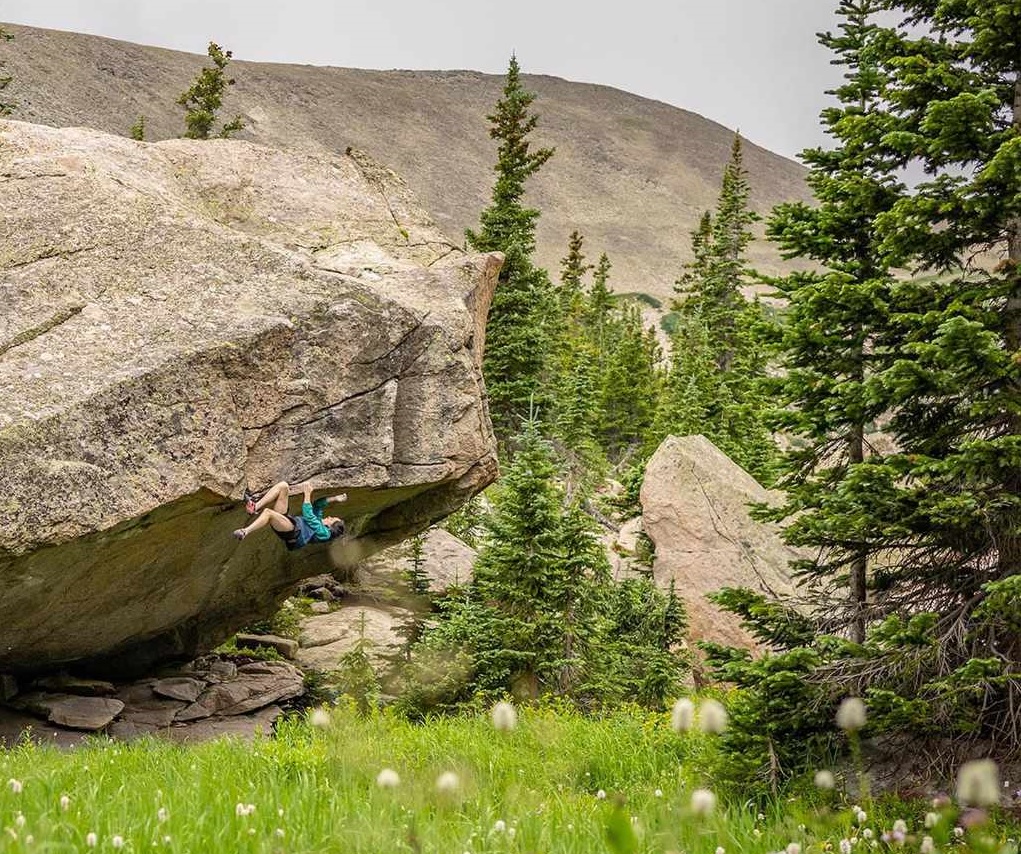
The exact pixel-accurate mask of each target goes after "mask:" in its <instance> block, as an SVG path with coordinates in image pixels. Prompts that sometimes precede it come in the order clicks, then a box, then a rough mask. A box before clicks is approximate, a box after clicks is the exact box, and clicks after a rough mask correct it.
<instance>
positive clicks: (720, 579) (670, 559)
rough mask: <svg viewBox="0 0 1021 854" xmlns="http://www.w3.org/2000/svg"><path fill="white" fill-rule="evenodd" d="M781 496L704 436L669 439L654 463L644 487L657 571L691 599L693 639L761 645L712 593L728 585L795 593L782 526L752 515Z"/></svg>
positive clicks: (661, 583)
mask: <svg viewBox="0 0 1021 854" xmlns="http://www.w3.org/2000/svg"><path fill="white" fill-rule="evenodd" d="M774 499H775V495H774V494H772V493H770V492H769V491H768V490H766V489H764V488H763V487H762V486H760V485H759V484H758V483H757V482H756V481H755V479H754V478H753V477H752V476H751V475H750V474H748V473H747V472H746V471H745V470H744V469H742V468H741V467H740V466H738V465H737V464H736V463H734V462H733V461H732V460H731V459H730V458H729V457H727V456H726V455H725V454H724V453H723V452H722V451H721V450H720V449H719V448H717V447H716V446H715V445H714V444H713V443H712V442H710V441H709V440H708V439H706V438H705V437H704V436H685V437H677V436H670V437H668V438H667V439H666V440H665V441H664V442H663V444H662V445H660V447H659V449H658V450H657V451H656V453H655V454H654V455H653V457H652V459H651V460H649V464H648V466H647V467H646V470H645V480H644V482H643V484H642V492H641V503H642V521H643V527H644V529H645V532H646V533H647V534H648V535H649V537H650V538H651V539H652V541H653V543H654V544H655V547H656V558H655V563H654V565H653V574H654V576H655V579H656V583H657V584H658V585H659V586H660V587H662V588H666V587H667V586H669V584H670V582H671V580H672V581H673V582H674V584H675V589H676V591H677V593H678V595H680V596H681V597H682V599H683V600H684V603H685V606H686V608H687V612H688V622H689V625H690V628H689V635H690V638H691V639H692V640H694V641H699V640H710V641H716V642H718V643H725V644H730V645H733V646H741V647H747V648H749V649H751V648H754V647H755V646H756V642H755V640H754V638H753V637H752V636H751V635H750V634H749V633H748V632H746V631H745V630H744V629H743V628H742V627H741V625H740V621H739V619H738V618H737V617H736V616H734V615H733V614H729V613H726V612H723V611H721V610H720V609H718V608H717V607H716V606H715V605H713V604H712V603H711V602H710V601H709V600H707V599H706V598H705V596H706V594H707V593H712V592H714V591H716V590H719V589H720V588H721V587H748V588H751V589H753V590H760V591H769V592H772V593H773V594H776V595H778V596H780V597H784V596H789V595H793V592H794V586H793V584H792V583H791V580H790V577H789V575H788V574H787V565H788V562H789V561H791V560H793V559H795V558H796V557H798V554H797V552H796V551H795V550H794V549H791V548H789V547H788V546H786V545H785V544H784V543H783V542H782V540H781V539H780V537H779V533H778V530H777V528H776V527H775V526H773V525H769V524H765V523H762V522H757V521H755V520H753V519H752V518H751V517H750V516H749V513H748V504H749V503H752V502H767V503H768V502H770V501H772V500H774Z"/></svg>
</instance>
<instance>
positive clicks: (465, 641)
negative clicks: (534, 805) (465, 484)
mask: <svg viewBox="0 0 1021 854" xmlns="http://www.w3.org/2000/svg"><path fill="white" fill-rule="evenodd" d="M515 445H516V447H517V449H518V450H517V453H516V454H515V457H514V459H513V461H512V462H511V464H510V465H509V467H508V468H507V471H506V472H505V474H504V476H503V479H502V481H501V489H500V493H499V497H498V500H497V503H496V507H495V510H494V511H493V513H492V514H491V515H490V516H489V517H488V518H487V520H486V535H485V537H484V540H483V545H482V549H481V551H480V553H479V556H478V559H477V560H476V563H475V570H474V579H473V581H472V583H471V584H470V585H469V586H468V587H467V588H465V589H464V590H463V591H459V592H457V593H455V594H454V595H453V596H452V597H448V598H447V599H446V600H443V601H441V602H440V603H439V620H438V622H437V625H436V626H435V627H434V628H432V629H430V630H428V631H427V632H426V633H425V635H424V637H423V639H422V641H421V642H420V644H419V646H418V647H416V650H415V652H414V654H413V655H412V660H413V662H415V661H416V659H418V663H417V666H418V667H419V668H420V669H421V670H422V671H423V672H421V673H419V674H415V673H411V674H407V673H406V674H405V680H406V685H405V694H406V695H409V696H410V697H411V698H413V699H406V698H402V707H403V708H408V707H409V706H410V707H411V710H412V713H413V714H416V715H420V714H422V713H423V711H430V710H432V711H444V710H448V709H450V708H452V707H455V706H456V705H458V704H463V703H466V702H472V701H474V702H477V703H487V702H491V701H492V700H493V699H496V698H499V697H501V696H504V695H505V694H506V693H508V692H510V693H512V694H514V695H515V696H518V697H521V698H525V699H535V698H537V697H539V696H541V695H558V696H567V697H571V698H573V699H574V700H575V701H577V702H579V703H581V704H583V705H585V706H596V705H600V704H603V703H606V704H612V703H614V702H616V701H621V700H624V699H626V698H634V697H638V698H640V699H641V701H642V702H645V703H648V704H650V705H655V704H657V703H661V702H662V700H663V698H664V696H666V695H667V694H668V693H669V692H670V691H672V690H673V689H674V688H675V687H676V685H677V680H678V678H679V675H680V673H681V671H682V666H683V661H682V659H681V657H680V655H679V653H678V652H676V649H677V648H678V645H679V636H680V634H679V633H680V631H681V629H682V627H683V624H684V623H683V619H684V618H683V611H682V609H681V608H680V603H679V601H678V600H676V599H675V598H674V599H671V598H670V597H664V596H663V594H661V593H659V592H658V591H656V590H655V588H654V586H652V585H651V584H649V583H645V584H644V585H640V586H633V585H630V586H617V585H614V584H613V583H612V582H611V580H610V570H609V564H608V563H607V559H606V554H605V552H604V550H603V547H602V544H601V542H600V541H599V539H598V529H597V528H596V526H595V523H594V522H593V521H592V520H591V519H590V518H589V517H588V516H587V515H586V514H585V513H584V512H583V511H582V510H581V508H580V507H579V506H578V504H577V503H573V504H570V505H567V506H565V496H564V494H563V492H562V490H561V489H560V487H559V486H558V485H557V468H556V465H555V463H554V458H553V455H552V451H551V448H550V447H549V445H548V443H547V442H546V441H545V440H543V439H542V438H541V436H540V435H539V433H538V426H537V424H536V423H535V422H534V421H531V422H528V424H527V425H526V427H525V429H524V431H523V433H522V434H521V435H520V436H518V437H517V439H516V441H515ZM420 653H422V657H421V658H419V655H420ZM423 679H427V680H429V684H423ZM440 682H442V683H443V684H444V685H445V687H446V689H447V692H448V693H444V692H440V691H437V690H436V685H437V683H440ZM423 703H424V704H427V705H426V708H425V709H424V710H423V708H422V706H421V704H423Z"/></svg>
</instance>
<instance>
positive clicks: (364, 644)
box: [334, 611, 380, 715]
mask: <svg viewBox="0 0 1021 854" xmlns="http://www.w3.org/2000/svg"><path fill="white" fill-rule="evenodd" d="M370 646H371V643H370V641H369V640H368V638H366V637H365V612H364V611H363V612H362V614H361V616H360V619H359V623H358V640H357V641H355V645H354V646H353V647H351V649H350V650H348V651H347V652H346V653H344V655H343V656H342V657H341V659H340V662H339V663H338V667H337V669H336V671H335V673H334V679H335V682H336V685H337V688H338V690H339V691H340V692H341V693H342V694H346V695H347V696H348V697H350V698H351V699H352V700H354V701H355V704H356V706H357V708H358V712H359V714H362V715H367V714H368V713H369V712H370V711H371V710H372V709H375V708H377V707H378V705H379V698H380V684H379V679H378V678H377V676H376V671H375V668H374V667H373V666H372V659H371V658H370V656H369V649H370Z"/></svg>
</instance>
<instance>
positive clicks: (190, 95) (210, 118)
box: [177, 42, 245, 139]
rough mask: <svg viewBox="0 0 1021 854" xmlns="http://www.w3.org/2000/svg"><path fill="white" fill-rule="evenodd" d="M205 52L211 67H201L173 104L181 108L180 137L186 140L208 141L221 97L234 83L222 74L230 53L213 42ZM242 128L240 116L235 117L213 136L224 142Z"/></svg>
mask: <svg viewBox="0 0 1021 854" xmlns="http://www.w3.org/2000/svg"><path fill="white" fill-rule="evenodd" d="M208 53H209V58H210V59H211V60H212V61H213V67H212V68H203V69H202V71H200V72H199V76H198V77H196V78H195V82H194V83H192V85H191V87H190V88H189V89H187V90H186V91H184V92H182V93H181V95H180V96H179V97H178V99H177V103H178V104H179V105H180V106H182V107H184V109H185V115H184V122H185V125H186V126H187V130H186V131H185V134H184V135H185V137H186V138H188V139H209V135H210V134H211V133H212V132H213V125H215V124H216V119H217V115H216V114H217V112H218V111H219V109H220V107H222V106H223V95H224V93H225V92H226V91H227V87H228V86H233V85H234V82H235V81H234V78H233V77H227V75H226V74H225V73H224V69H225V68H226V67H227V63H229V62H230V60H231V57H232V56H233V54H232V53H231V52H230V51H229V50H226V51H225V50H223V49H222V48H221V47H220V46H219V45H218V44H216V42H210V43H209V50H208ZM244 127H245V123H244V121H243V120H242V119H241V116H235V117H234V118H233V119H231V120H230V121H229V122H227V123H225V124H224V125H223V127H221V128H220V132H219V133H218V134H217V136H220V137H222V138H224V139H226V138H227V137H229V136H231V135H232V134H234V133H237V132H238V131H240V130H243V129H244Z"/></svg>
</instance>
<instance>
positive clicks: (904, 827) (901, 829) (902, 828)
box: [893, 818, 908, 833]
mask: <svg viewBox="0 0 1021 854" xmlns="http://www.w3.org/2000/svg"><path fill="white" fill-rule="evenodd" d="M893 832H894V833H907V832H908V823H907V822H906V821H904V819H902V818H899V819H897V820H896V821H895V822H894V823H893Z"/></svg>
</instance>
